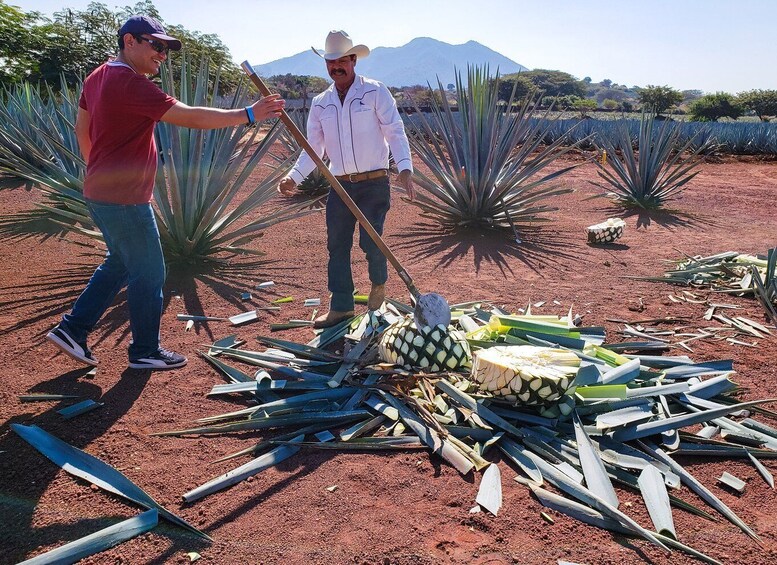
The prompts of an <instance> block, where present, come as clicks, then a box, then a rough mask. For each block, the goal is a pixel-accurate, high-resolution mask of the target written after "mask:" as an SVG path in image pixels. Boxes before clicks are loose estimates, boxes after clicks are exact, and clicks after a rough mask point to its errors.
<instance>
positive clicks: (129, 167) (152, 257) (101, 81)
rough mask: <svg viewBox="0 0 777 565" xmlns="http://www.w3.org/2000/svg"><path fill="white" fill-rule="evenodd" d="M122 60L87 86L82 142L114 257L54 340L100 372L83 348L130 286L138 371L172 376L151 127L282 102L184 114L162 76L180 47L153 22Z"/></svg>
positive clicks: (135, 24)
mask: <svg viewBox="0 0 777 565" xmlns="http://www.w3.org/2000/svg"><path fill="white" fill-rule="evenodd" d="M118 44H119V55H118V56H117V57H116V59H115V60H114V61H111V62H109V63H106V64H104V65H101V66H100V67H98V68H97V69H95V70H94V71H93V72H92V73H91V74H90V75H89V76H88V77H87V79H86V81H84V89H83V92H82V93H81V98H80V100H79V110H78V116H77V118H76V125H75V130H76V137H77V138H78V145H79V148H80V150H81V153H82V154H83V156H84V160H85V161H86V163H87V168H86V178H85V179H84V199H85V200H86V204H87V207H88V208H89V213H90V215H91V217H92V219H93V220H94V222H95V224H96V225H97V227H98V228H100V231H101V232H102V234H103V237H104V239H105V244H106V246H107V247H108V254H107V256H106V258H105V261H103V263H102V264H101V265H100V266H99V267H98V268H97V270H96V271H95V272H94V274H93V275H92V278H91V279H90V280H89V283H88V284H87V286H86V288H85V289H84V291H83V293H82V294H81V296H79V298H78V299H77V300H76V303H75V305H74V306H73V310H72V312H70V313H69V314H65V315H64V316H63V317H62V321H61V322H60V323H59V324H58V325H57V326H56V327H55V328H54V329H53V330H51V331H50V332H49V333H48V334H47V336H46V337H47V339H49V340H50V341H51V342H53V343H54V344H56V345H57V346H58V347H59V348H60V349H62V350H63V351H64V352H65V353H67V354H68V355H70V356H71V357H73V358H75V359H78V360H80V361H82V362H84V363H86V364H87V365H97V360H96V359H95V358H94V356H93V355H92V352H91V351H90V350H89V348H88V347H87V344H86V339H87V335H88V334H89V332H90V331H91V330H92V329H93V328H94V326H95V325H96V324H97V321H98V320H99V319H100V317H101V316H102V315H103V313H104V312H105V310H106V309H107V308H108V306H110V304H111V303H112V302H113V299H114V298H115V297H116V295H117V294H118V292H119V291H120V290H121V289H122V288H123V287H124V286H126V287H127V303H128V306H129V317H130V329H131V330H132V342H131V344H130V347H129V366H130V367H131V368H133V369H174V368H177V367H182V366H184V365H185V364H186V361H187V360H186V357H184V356H183V355H179V354H178V353H175V352H173V351H168V350H166V349H164V348H162V347H161V346H160V343H159V326H160V319H161V316H162V286H163V284H164V280H165V263H164V257H163V255H162V246H161V244H160V241H159V230H158V229H157V225H156V220H155V218H154V211H153V209H152V207H151V196H152V191H153V188H154V178H155V176H156V168H157V150H156V145H155V143H154V135H153V134H154V126H155V125H156V123H157V122H158V121H163V122H168V123H171V124H175V125H178V126H183V127H191V128H199V129H215V128H223V127H232V126H238V125H241V124H246V123H254V121H255V120H264V119H267V118H271V117H273V116H279V115H280V113H281V110H282V109H283V106H284V102H283V100H281V99H280V97H279V96H278V95H277V94H276V95H272V96H267V97H264V98H262V99H261V100H259V101H258V102H256V103H254V104H253V105H251V106H247V107H246V108H239V109H233V110H221V109H217V108H205V107H192V106H187V105H186V104H183V103H181V102H179V101H178V100H176V99H175V98H173V97H172V96H169V95H167V94H165V93H164V92H163V91H162V90H160V89H159V87H157V86H156V85H155V84H154V83H153V82H151V81H150V80H149V79H148V78H147V76H148V75H155V74H157V73H158V72H159V68H160V66H161V65H162V63H163V62H164V60H165V59H166V58H167V53H168V51H169V50H170V49H173V50H175V51H177V50H179V49H180V48H181V42H180V41H178V40H177V39H175V38H174V37H170V36H169V35H167V33H166V32H165V30H164V28H163V27H162V25H161V24H160V23H159V22H158V21H157V20H155V19H153V18H150V17H147V16H133V17H131V18H130V19H128V20H127V21H126V22H125V24H124V25H123V26H122V27H121V29H120V30H119V37H118Z"/></svg>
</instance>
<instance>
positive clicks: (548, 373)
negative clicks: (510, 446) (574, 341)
mask: <svg viewBox="0 0 777 565" xmlns="http://www.w3.org/2000/svg"><path fill="white" fill-rule="evenodd" d="M579 367H580V359H579V358H578V356H577V355H575V354H574V353H572V352H571V351H567V350H566V349H556V348H552V347H540V346H534V345H498V346H496V347H489V348H487V349H481V350H479V351H476V352H475V353H474V355H473V357H472V379H473V380H474V381H475V382H477V383H478V385H479V386H480V390H483V391H488V392H490V393H492V394H493V395H494V396H500V397H503V398H504V399H505V400H508V401H510V402H516V403H518V404H525V405H541V404H548V403H550V402H554V401H557V400H558V399H559V398H561V397H562V396H563V394H564V393H565V392H566V391H567V389H568V388H569V385H570V384H571V383H572V380H573V379H574V378H575V375H576V374H577V370H578V368H579Z"/></svg>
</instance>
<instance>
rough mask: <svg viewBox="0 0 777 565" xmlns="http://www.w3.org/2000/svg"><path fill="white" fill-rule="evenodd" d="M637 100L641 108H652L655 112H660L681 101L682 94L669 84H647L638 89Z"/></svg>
mask: <svg viewBox="0 0 777 565" xmlns="http://www.w3.org/2000/svg"><path fill="white" fill-rule="evenodd" d="M638 96H639V101H640V103H641V104H642V107H643V108H648V109H652V111H653V112H655V113H656V114H661V113H663V112H665V111H666V110H668V109H670V108H671V107H673V106H676V105H677V104H679V103H680V102H682V101H683V94H682V92H680V91H679V90H675V89H674V88H671V87H669V86H653V85H652V84H649V85H647V86H646V87H645V88H640V89H639V91H638Z"/></svg>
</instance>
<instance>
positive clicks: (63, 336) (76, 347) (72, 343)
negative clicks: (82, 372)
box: [46, 326, 97, 367]
mask: <svg viewBox="0 0 777 565" xmlns="http://www.w3.org/2000/svg"><path fill="white" fill-rule="evenodd" d="M46 339H47V340H49V341H50V342H51V343H53V344H54V345H56V346H57V347H59V348H60V349H61V350H62V351H63V352H64V353H66V354H67V355H70V357H72V358H73V359H77V360H78V361H81V362H82V363H86V364H87V365H91V366H92V367H96V366H97V359H95V358H94V356H93V355H92V352H91V351H90V350H89V348H88V347H87V346H86V342H83V343H79V342H77V341H76V340H75V339H73V336H71V335H70V334H69V333H67V331H65V329H64V328H62V327H60V326H57V327H55V328H54V329H53V330H51V331H50V332H49V333H47V334H46Z"/></svg>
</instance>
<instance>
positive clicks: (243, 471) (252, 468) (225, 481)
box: [183, 434, 305, 502]
mask: <svg viewBox="0 0 777 565" xmlns="http://www.w3.org/2000/svg"><path fill="white" fill-rule="evenodd" d="M304 438H305V436H304V435H302V434H300V435H297V436H296V437H294V438H292V439H291V440H290V442H291V443H292V444H297V443H299V442H301V441H302V440H303V439H304ZM299 450H300V448H299V446H298V445H281V446H279V447H276V448H275V449H273V450H271V451H269V452H267V453H265V454H264V455H261V456H259V457H257V458H256V459H254V460H253V461H249V462H248V463H246V464H245V465H241V466H240V467H237V468H236V469H233V470H231V471H229V472H228V473H224V474H223V475H221V476H219V477H216V478H215V479H213V480H211V481H208V482H207V483H205V484H204V485H202V486H200V487H197V488H196V489H193V490H190V491H189V492H187V493H185V494H184V495H183V499H184V500H185V501H186V502H194V501H195V500H199V499H201V498H203V497H205V496H208V495H209V494H212V493H214V492H217V491H219V490H221V489H224V488H227V487H228V486H232V485H234V484H236V483H239V482H240V481H244V480H245V479H247V478H248V477H252V476H254V475H256V474H257V473H260V472H261V471H264V470H265V469H267V468H269V467H272V466H273V465H277V464H278V463H280V462H281V461H285V460H286V459H288V458H289V457H291V456H292V455H294V454H295V453H297V452H298V451H299Z"/></svg>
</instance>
